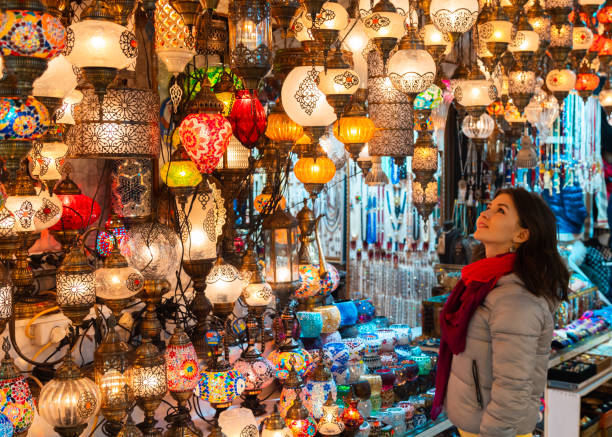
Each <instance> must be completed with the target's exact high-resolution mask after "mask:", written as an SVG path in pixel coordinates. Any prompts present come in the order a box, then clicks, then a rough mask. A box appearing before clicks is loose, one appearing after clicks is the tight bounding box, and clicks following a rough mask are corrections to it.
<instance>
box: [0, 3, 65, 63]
mask: <svg viewBox="0 0 612 437" xmlns="http://www.w3.org/2000/svg"><path fill="white" fill-rule="evenodd" d="M65 43H66V29H65V28H64V26H63V25H62V23H61V22H60V21H59V20H58V19H57V18H55V17H53V15H51V14H47V13H43V12H35V11H20V10H8V11H4V12H3V13H2V15H0V49H1V50H2V55H3V56H30V57H35V58H43V59H48V58H53V57H54V56H56V55H57V54H59V53H60V52H61V51H62V50H63V49H64V46H65Z"/></svg>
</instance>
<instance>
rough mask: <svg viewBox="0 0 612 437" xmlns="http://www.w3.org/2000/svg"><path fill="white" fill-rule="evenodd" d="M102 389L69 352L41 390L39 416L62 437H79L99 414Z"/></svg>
mask: <svg viewBox="0 0 612 437" xmlns="http://www.w3.org/2000/svg"><path fill="white" fill-rule="evenodd" d="M100 397H101V396H100V389H99V388H98V386H97V385H96V384H95V383H94V382H93V381H92V380H91V379H89V378H86V377H85V376H83V374H82V373H81V371H80V370H79V367H78V366H77V365H76V364H75V363H74V361H73V360H72V357H71V356H70V352H68V354H67V355H66V358H64V362H63V364H62V365H61V366H60V368H59V369H57V372H56V373H55V376H54V377H53V379H52V380H51V381H49V382H48V383H46V384H45V385H44V386H43V388H42V389H41V390H40V395H39V396H38V402H39V403H38V413H39V414H40V415H41V417H42V418H43V419H45V421H46V422H47V423H48V424H49V425H51V426H53V430H54V431H55V432H57V433H58V434H59V435H60V436H62V437H78V436H80V435H81V434H82V433H83V431H85V428H87V422H88V421H89V419H90V418H92V417H95V416H97V415H98V411H100Z"/></svg>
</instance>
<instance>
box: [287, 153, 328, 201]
mask: <svg viewBox="0 0 612 437" xmlns="http://www.w3.org/2000/svg"><path fill="white" fill-rule="evenodd" d="M293 173H295V176H296V177H297V178H298V180H299V181H300V182H301V183H303V184H304V187H305V188H306V190H307V191H308V192H309V193H311V195H315V196H316V195H317V194H318V193H319V192H320V191H321V189H322V188H323V185H325V184H326V183H328V182H329V181H331V180H332V179H333V177H334V175H335V174H336V166H335V165H334V163H333V161H332V160H331V159H329V158H328V157H327V156H320V157H314V158H311V157H302V158H300V159H299V160H298V161H297V162H296V163H295V165H294V166H293Z"/></svg>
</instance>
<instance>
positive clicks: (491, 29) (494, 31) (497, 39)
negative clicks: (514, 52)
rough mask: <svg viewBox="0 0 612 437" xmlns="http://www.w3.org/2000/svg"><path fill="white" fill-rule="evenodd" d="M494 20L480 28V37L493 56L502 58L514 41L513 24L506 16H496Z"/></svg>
mask: <svg viewBox="0 0 612 437" xmlns="http://www.w3.org/2000/svg"><path fill="white" fill-rule="evenodd" d="M500 9H501V8H500ZM495 15H497V16H495ZM499 15H501V16H499ZM492 18H493V20H490V21H487V22H485V23H484V24H481V25H479V26H478V37H479V38H482V40H483V41H484V42H485V44H486V45H487V48H488V49H489V51H490V52H491V53H493V56H501V55H502V54H503V53H504V51H506V48H507V47H508V44H510V42H511V41H512V29H513V23H512V22H511V21H509V20H508V19H507V18H506V17H505V15H504V14H494V16H493V17H492Z"/></svg>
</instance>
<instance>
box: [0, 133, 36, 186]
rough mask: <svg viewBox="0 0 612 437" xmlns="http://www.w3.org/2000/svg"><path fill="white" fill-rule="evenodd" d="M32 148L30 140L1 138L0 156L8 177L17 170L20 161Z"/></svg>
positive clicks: (13, 175)
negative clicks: (8, 174)
mask: <svg viewBox="0 0 612 437" xmlns="http://www.w3.org/2000/svg"><path fill="white" fill-rule="evenodd" d="M30 149H32V142H31V141H20V140H2V141H0V158H2V160H3V161H4V165H5V167H6V170H7V171H8V172H9V173H10V177H11V178H14V177H15V175H16V174H17V170H19V168H20V165H21V161H22V160H23V158H25V157H26V156H27V154H28V153H29V152H30Z"/></svg>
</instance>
